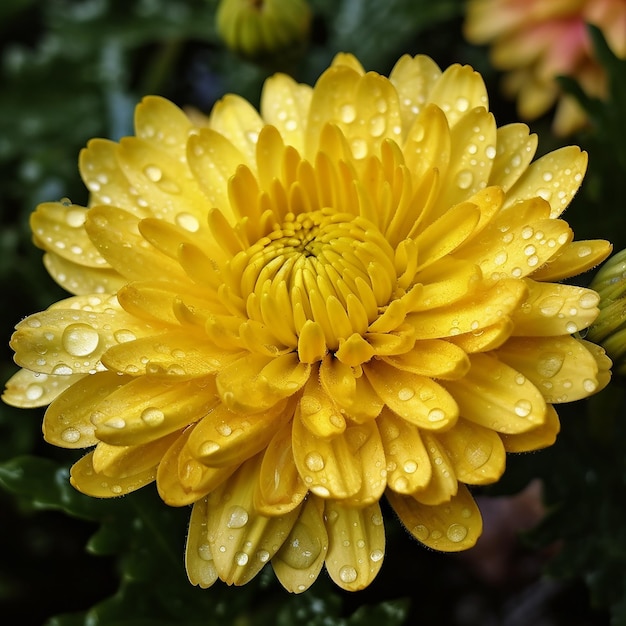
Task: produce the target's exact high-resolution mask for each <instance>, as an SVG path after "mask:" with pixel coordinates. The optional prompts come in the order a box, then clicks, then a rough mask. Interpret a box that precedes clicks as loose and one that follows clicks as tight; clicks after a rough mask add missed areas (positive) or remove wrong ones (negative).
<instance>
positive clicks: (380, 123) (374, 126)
mask: <svg viewBox="0 0 626 626" xmlns="http://www.w3.org/2000/svg"><path fill="white" fill-rule="evenodd" d="M386 126H387V122H386V120H385V118H384V117H383V116H382V115H376V116H375V117H373V118H372V119H371V120H370V135H371V136H372V137H380V136H381V135H382V134H383V133H384V132H385V128H386Z"/></svg>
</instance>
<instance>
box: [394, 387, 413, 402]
mask: <svg viewBox="0 0 626 626" xmlns="http://www.w3.org/2000/svg"><path fill="white" fill-rule="evenodd" d="M414 395H415V391H413V389H410V388H409V387H402V389H400V391H398V399H399V400H402V401H403V402H405V401H407V400H410V399H411V398H412V397H413V396H414Z"/></svg>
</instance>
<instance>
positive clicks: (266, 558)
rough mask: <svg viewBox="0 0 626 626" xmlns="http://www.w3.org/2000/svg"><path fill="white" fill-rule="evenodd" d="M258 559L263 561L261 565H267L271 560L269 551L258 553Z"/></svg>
mask: <svg viewBox="0 0 626 626" xmlns="http://www.w3.org/2000/svg"><path fill="white" fill-rule="evenodd" d="M256 558H257V559H259V561H261V563H267V562H268V561H269V560H270V553H269V552H268V551H267V550H259V551H258V552H257V553H256Z"/></svg>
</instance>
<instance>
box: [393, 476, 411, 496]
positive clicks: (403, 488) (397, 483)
mask: <svg viewBox="0 0 626 626" xmlns="http://www.w3.org/2000/svg"><path fill="white" fill-rule="evenodd" d="M408 488H409V481H408V479H407V477H406V476H398V477H397V478H396V479H395V480H394V481H393V489H394V491H397V492H398V493H406V492H407V490H408Z"/></svg>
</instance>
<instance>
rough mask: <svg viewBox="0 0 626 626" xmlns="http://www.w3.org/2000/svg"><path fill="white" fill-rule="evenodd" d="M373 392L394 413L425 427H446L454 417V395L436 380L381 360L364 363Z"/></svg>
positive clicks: (455, 408) (449, 425) (455, 412)
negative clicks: (400, 368) (397, 367)
mask: <svg viewBox="0 0 626 626" xmlns="http://www.w3.org/2000/svg"><path fill="white" fill-rule="evenodd" d="M364 371H365V374H366V375H367V378H368V380H369V381H370V382H371V383H372V386H373V387H374V389H375V391H376V393H377V394H378V395H379V396H380V398H381V399H382V400H383V402H384V403H385V404H386V405H387V406H388V407H389V408H390V409H391V410H392V411H393V412H394V413H396V415H399V416H400V417H403V418H404V419H406V420H407V421H409V422H411V423H412V424H415V425H416V426H419V427H420V428H425V429H428V430H442V429H443V430H445V429H447V428H450V427H451V426H452V425H453V424H454V422H455V421H456V418H457V417H458V414H459V413H458V407H457V405H456V402H455V401H454V398H453V397H452V396H451V395H450V394H449V393H448V392H447V391H446V390H445V389H444V388H443V387H441V386H440V385H439V384H438V383H436V382H435V381H433V380H431V379H430V378H426V377H424V376H418V375H416V374H413V373H411V372H408V371H404V370H399V369H396V368H394V367H391V366H390V365H387V364H386V363H383V362H380V361H379V362H376V363H371V364H367V365H366V366H365V367H364Z"/></svg>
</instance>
